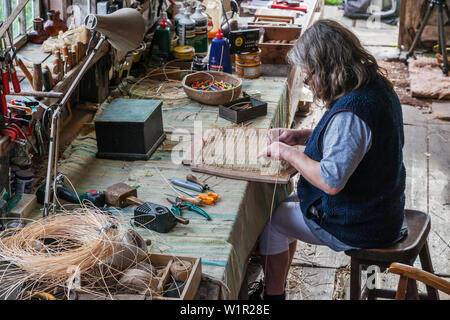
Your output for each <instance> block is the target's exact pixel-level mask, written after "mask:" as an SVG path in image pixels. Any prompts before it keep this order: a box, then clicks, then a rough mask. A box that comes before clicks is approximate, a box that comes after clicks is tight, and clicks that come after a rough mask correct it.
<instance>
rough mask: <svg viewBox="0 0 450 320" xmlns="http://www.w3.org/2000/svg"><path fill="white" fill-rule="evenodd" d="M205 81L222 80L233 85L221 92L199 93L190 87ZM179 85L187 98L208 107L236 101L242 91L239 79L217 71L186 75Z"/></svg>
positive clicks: (199, 91)
mask: <svg viewBox="0 0 450 320" xmlns="http://www.w3.org/2000/svg"><path fill="white" fill-rule="evenodd" d="M205 80H217V81H221V80H223V81H224V82H226V83H230V84H232V85H234V88H232V89H226V90H222V91H201V90H196V89H192V88H191V86H190V85H191V84H192V82H194V81H205ZM181 83H182V84H183V89H184V92H185V93H186V95H187V96H188V97H189V98H191V99H192V100H195V101H198V102H200V103H203V104H208V105H219V104H224V103H227V102H230V101H233V100H236V99H238V98H239V96H240V94H241V89H242V80H241V79H239V78H238V77H235V76H233V75H231V74H229V73H225V72H218V71H199V72H196V73H192V74H188V75H187V76H185V77H184V78H183V81H182V82H181Z"/></svg>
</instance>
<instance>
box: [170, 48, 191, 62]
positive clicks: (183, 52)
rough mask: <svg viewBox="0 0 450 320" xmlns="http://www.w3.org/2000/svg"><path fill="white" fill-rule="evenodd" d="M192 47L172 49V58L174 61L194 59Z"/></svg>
mask: <svg viewBox="0 0 450 320" xmlns="http://www.w3.org/2000/svg"><path fill="white" fill-rule="evenodd" d="M194 53H195V50H194V47H191V46H178V47H175V48H173V56H174V57H175V58H176V59H188V60H190V59H192V58H193V57H194Z"/></svg>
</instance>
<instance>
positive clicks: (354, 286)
mask: <svg viewBox="0 0 450 320" xmlns="http://www.w3.org/2000/svg"><path fill="white" fill-rule="evenodd" d="M360 298H361V265H360V264H359V261H358V260H357V259H354V258H351V262H350V300H359V299H360Z"/></svg>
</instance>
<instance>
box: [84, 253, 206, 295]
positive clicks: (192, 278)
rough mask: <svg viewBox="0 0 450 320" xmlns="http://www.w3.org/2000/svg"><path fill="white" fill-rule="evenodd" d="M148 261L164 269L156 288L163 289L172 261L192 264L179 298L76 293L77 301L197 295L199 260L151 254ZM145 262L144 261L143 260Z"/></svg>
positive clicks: (199, 275) (199, 271)
mask: <svg viewBox="0 0 450 320" xmlns="http://www.w3.org/2000/svg"><path fill="white" fill-rule="evenodd" d="M148 259H149V260H150V262H151V264H152V265H153V266H154V267H156V268H158V267H164V272H163V275H162V276H161V278H160V280H159V284H158V288H160V287H161V288H164V286H165V285H166V284H167V283H168V281H169V280H170V279H171V272H170V267H171V264H172V263H173V262H174V261H180V260H184V261H189V262H190V263H192V269H191V270H190V272H189V274H188V276H187V279H186V281H185V285H184V289H183V292H182V293H181V295H180V297H179V298H169V297H164V296H153V297H151V296H146V295H142V294H115V295H112V296H110V295H100V294H98V295H92V294H87V293H81V292H78V300H193V299H194V297H195V294H196V293H197V290H198V287H199V285H200V281H201V278H202V265H201V258H193V257H181V256H176V257H174V256H172V255H166V254H156V253H152V254H149V255H148ZM144 261H145V260H144Z"/></svg>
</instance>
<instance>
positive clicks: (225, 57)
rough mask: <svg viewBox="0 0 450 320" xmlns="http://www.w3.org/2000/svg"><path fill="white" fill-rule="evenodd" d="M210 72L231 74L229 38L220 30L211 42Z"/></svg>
mask: <svg viewBox="0 0 450 320" xmlns="http://www.w3.org/2000/svg"><path fill="white" fill-rule="evenodd" d="M209 70H210V71H223V72H228V73H231V63H230V47H229V44H228V41H227V38H224V37H223V35H222V32H221V31H220V29H218V30H217V34H216V37H215V38H214V39H213V40H212V42H211V48H210V49H209Z"/></svg>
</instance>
